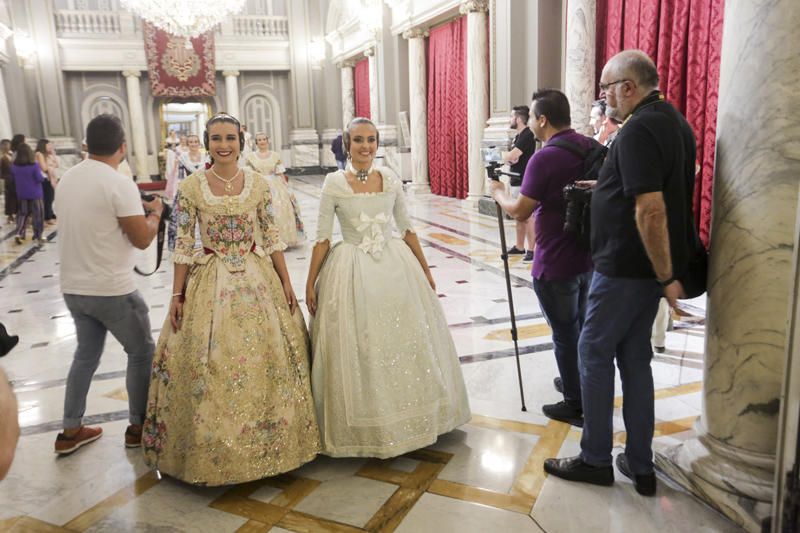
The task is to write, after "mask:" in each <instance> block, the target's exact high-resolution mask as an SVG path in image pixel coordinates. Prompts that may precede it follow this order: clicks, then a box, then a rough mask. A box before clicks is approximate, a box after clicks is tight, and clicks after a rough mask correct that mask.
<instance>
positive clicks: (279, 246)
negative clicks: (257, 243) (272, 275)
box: [264, 240, 288, 255]
mask: <svg viewBox="0 0 800 533" xmlns="http://www.w3.org/2000/svg"><path fill="white" fill-rule="evenodd" d="M286 248H288V246H287V245H286V243H284V242H283V241H280V240H278V241H275V242H273V243H272V246H265V247H264V252H266V254H267V255H270V254H272V252H282V251H284V250H285V249H286Z"/></svg>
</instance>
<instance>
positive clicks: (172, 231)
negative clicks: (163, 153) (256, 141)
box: [164, 135, 206, 251]
mask: <svg viewBox="0 0 800 533" xmlns="http://www.w3.org/2000/svg"><path fill="white" fill-rule="evenodd" d="M186 144H187V146H188V147H189V149H188V150H186V151H182V152H178V153H174V158H173V159H171V160H169V161H170V162H169V163H168V164H170V165H172V166H171V167H170V168H169V169H168V172H167V187H166V190H165V191H164V194H165V195H166V197H167V199H168V200H169V201H170V203H171V204H173V205H174V203H175V195H176V194H177V192H178V185H180V183H181V182H182V181H183V180H185V179H186V177H187V176H190V175H191V174H193V173H195V172H197V171H198V170H200V169H202V168H203V167H205V166H206V158H205V155H204V154H203V152H202V151H201V150H200V138H199V137H198V136H197V135H189V136H187V137H186ZM176 217H177V212H176V211H175V210H173V211H172V213H171V214H170V217H169V226H168V227H167V249H168V250H169V251H172V250H174V249H175V239H176V237H177V235H178V221H177V219H176Z"/></svg>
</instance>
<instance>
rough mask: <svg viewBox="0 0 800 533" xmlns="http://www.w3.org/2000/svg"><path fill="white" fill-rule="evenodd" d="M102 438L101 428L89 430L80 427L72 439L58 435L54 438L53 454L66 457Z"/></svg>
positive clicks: (61, 434)
mask: <svg viewBox="0 0 800 533" xmlns="http://www.w3.org/2000/svg"><path fill="white" fill-rule="evenodd" d="M102 436H103V428H90V427H86V426H81V428H80V429H79V430H78V432H77V433H76V434H75V435H73V436H72V437H67V436H66V435H64V433H59V434H58V436H57V437H56V447H55V452H56V453H57V454H59V455H68V454H70V453H72V452H74V451H75V450H77V449H78V448H80V447H81V446H83V445H85V444H89V443H90V442H94V441H96V440H97V439H99V438H100V437H102Z"/></svg>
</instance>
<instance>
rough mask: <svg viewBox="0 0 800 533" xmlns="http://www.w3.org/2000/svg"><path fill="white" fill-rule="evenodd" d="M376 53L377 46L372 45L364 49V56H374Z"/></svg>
mask: <svg viewBox="0 0 800 533" xmlns="http://www.w3.org/2000/svg"><path fill="white" fill-rule="evenodd" d="M374 55H375V47H374V46H370V47H369V48H367V49H366V50H364V57H372V56H374Z"/></svg>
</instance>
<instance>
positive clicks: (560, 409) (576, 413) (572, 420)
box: [542, 400, 583, 428]
mask: <svg viewBox="0 0 800 533" xmlns="http://www.w3.org/2000/svg"><path fill="white" fill-rule="evenodd" d="M542 412H543V413H544V416H546V417H547V418H552V419H553V420H558V421H559V422H566V423H567V424H572V425H573V426H576V427H579V428H582V427H583V409H581V408H580V407H573V406H571V405H570V404H568V403H567V402H565V401H563V400H562V401H560V402H558V403H551V404H549V405H543V406H542Z"/></svg>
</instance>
